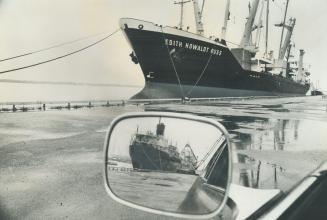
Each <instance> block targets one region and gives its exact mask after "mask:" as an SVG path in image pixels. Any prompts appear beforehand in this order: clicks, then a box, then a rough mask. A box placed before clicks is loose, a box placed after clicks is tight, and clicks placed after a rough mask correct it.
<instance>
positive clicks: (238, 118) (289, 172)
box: [146, 97, 327, 190]
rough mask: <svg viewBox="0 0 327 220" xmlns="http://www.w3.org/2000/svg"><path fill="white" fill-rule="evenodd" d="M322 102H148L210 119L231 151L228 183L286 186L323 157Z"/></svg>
mask: <svg viewBox="0 0 327 220" xmlns="http://www.w3.org/2000/svg"><path fill="white" fill-rule="evenodd" d="M326 107H327V100H323V99H321V97H300V98H278V99H253V100H234V101H230V102H226V101H225V102H223V101H221V102H217V101H216V102H211V103H189V104H188V105H176V104H175V105H169V104H166V105H157V106H148V107H147V108H146V110H147V111H151V110H154V111H158V110H159V111H160V110H165V111H174V112H186V113H193V114H197V115H202V116H206V117H210V118H213V119H215V120H217V121H219V122H221V123H222V124H223V125H224V126H225V127H226V128H227V130H228V131H229V133H230V135H231V138H232V143H233V148H234V149H235V152H236V153H235V154H234V155H233V156H234V157H233V158H234V163H233V164H234V170H233V181H234V182H235V183H238V184H241V185H244V186H248V187H253V188H280V189H283V190H288V189H289V188H290V187H292V186H293V185H294V184H296V183H297V182H298V181H300V180H301V179H302V178H303V177H304V176H306V175H307V174H308V173H309V172H310V171H312V170H313V169H314V168H316V167H317V166H318V165H319V164H320V163H321V162H322V161H323V160H325V159H327V136H326V134H327V112H326V111H327V109H326Z"/></svg>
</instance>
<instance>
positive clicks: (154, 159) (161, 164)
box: [129, 120, 196, 173]
mask: <svg viewBox="0 0 327 220" xmlns="http://www.w3.org/2000/svg"><path fill="white" fill-rule="evenodd" d="M164 133H165V124H164V123H162V122H161V121H160V120H159V123H158V124H157V127H156V133H155V134H154V133H153V132H151V131H147V132H146V133H145V134H140V133H138V129H137V131H136V134H134V135H133V136H132V139H131V143H130V146H129V154H130V157H131V160H132V165H133V168H134V169H142V170H160V171H172V172H183V171H184V172H185V173H194V172H195V171H194V170H195V167H196V157H195V156H194V153H193V151H192V149H191V147H190V145H186V146H185V148H184V149H183V150H182V152H181V153H179V152H178V150H177V147H176V146H174V145H173V144H172V143H170V144H169V141H168V139H167V138H165V137H164ZM190 150H191V152H192V154H193V156H191V154H190ZM194 158H195V161H194Z"/></svg>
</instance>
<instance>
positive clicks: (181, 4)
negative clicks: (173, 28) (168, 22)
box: [174, 0, 191, 29]
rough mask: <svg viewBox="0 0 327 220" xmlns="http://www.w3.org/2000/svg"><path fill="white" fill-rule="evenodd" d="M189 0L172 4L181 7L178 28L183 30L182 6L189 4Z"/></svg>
mask: <svg viewBox="0 0 327 220" xmlns="http://www.w3.org/2000/svg"><path fill="white" fill-rule="evenodd" d="M190 1H191V0H188V1H184V0H182V1H180V2H174V4H175V5H180V6H181V20H180V22H179V28H180V29H183V16H184V4H186V3H188V2H190Z"/></svg>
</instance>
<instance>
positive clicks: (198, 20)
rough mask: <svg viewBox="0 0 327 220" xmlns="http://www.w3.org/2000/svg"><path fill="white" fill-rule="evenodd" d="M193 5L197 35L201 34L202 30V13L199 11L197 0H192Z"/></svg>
mask: <svg viewBox="0 0 327 220" xmlns="http://www.w3.org/2000/svg"><path fill="white" fill-rule="evenodd" d="M193 6H194V17H195V27H196V33H197V34H198V35H203V32H204V30H203V23H202V21H201V19H202V14H201V12H200V8H199V3H198V0H193Z"/></svg>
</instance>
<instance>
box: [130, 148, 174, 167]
mask: <svg viewBox="0 0 327 220" xmlns="http://www.w3.org/2000/svg"><path fill="white" fill-rule="evenodd" d="M129 154H130V157H131V160H132V165H133V168H134V169H142V170H160V171H171V172H176V171H177V170H178V169H179V168H180V166H181V160H180V159H179V158H176V157H171V156H169V155H168V153H166V152H165V151H161V150H158V149H156V148H154V147H153V145H150V144H146V143H142V144H141V143H134V144H132V145H130V148H129Z"/></svg>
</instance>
